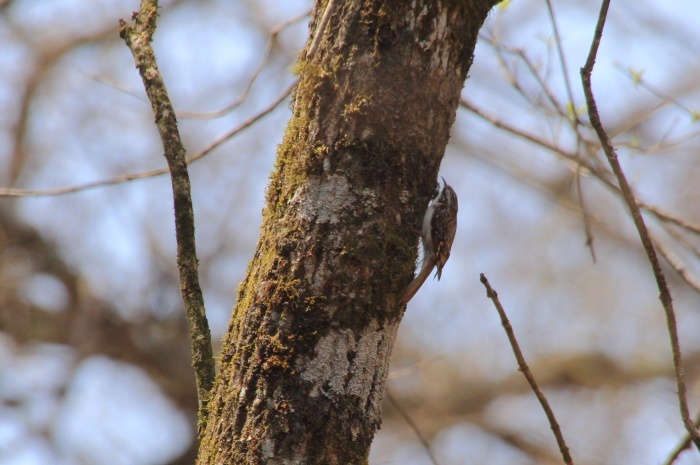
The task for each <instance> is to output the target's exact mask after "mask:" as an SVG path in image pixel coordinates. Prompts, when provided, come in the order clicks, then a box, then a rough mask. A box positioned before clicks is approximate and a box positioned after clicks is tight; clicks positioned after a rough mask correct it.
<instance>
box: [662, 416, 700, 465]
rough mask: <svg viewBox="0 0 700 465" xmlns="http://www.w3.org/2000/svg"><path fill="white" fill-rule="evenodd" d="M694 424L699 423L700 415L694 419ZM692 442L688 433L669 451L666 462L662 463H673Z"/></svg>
mask: <svg viewBox="0 0 700 465" xmlns="http://www.w3.org/2000/svg"><path fill="white" fill-rule="evenodd" d="M695 424H696V425H700V415H699V416H698V418H697V419H696V420H695ZM692 443H693V441H692V438H691V436H690V435H689V434H687V435H686V436H685V438H683V440H682V441H681V442H680V443H678V445H677V446H676V448H675V449H673V452H671V455H670V456H669V457H668V460H666V463H665V464H664V465H673V463H674V462H675V461H676V460H678V457H680V456H681V454H682V453H683V452H684V451H685V450H687V449H688V448H690V445H691V444H692Z"/></svg>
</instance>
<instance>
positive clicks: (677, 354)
mask: <svg viewBox="0 0 700 465" xmlns="http://www.w3.org/2000/svg"><path fill="white" fill-rule="evenodd" d="M609 6H610V0H603V3H602V5H601V8H600V15H599V16H598V24H596V28H595V33H594V35H593V42H592V43H591V49H590V51H589V53H588V59H587V60H586V64H585V65H584V67H583V68H581V80H582V82H583V91H584V94H585V95H586V105H587V106H588V116H589V118H590V120H591V125H592V126H593V128H594V129H595V131H596V134H597V135H598V139H600V143H601V145H602V147H603V150H604V151H605V156H606V157H607V159H608V163H609V164H610V167H611V168H612V170H613V172H614V173H615V176H616V177H617V182H618V184H619V185H620V191H621V192H622V196H623V197H624V199H625V202H626V203H627V206H628V207H629V209H630V213H631V214H632V219H633V220H634V225H635V226H636V228H637V232H638V233H639V237H640V239H641V241H642V245H643V246H644V251H645V252H646V254H647V257H648V258H649V263H651V268H652V270H653V272H654V278H656V284H657V286H658V288H659V293H660V295H659V298H660V299H661V304H662V305H663V307H664V312H665V313H666V325H667V327H668V334H669V338H670V339H671V350H672V351H673V366H674V370H675V376H676V390H677V392H678V405H679V407H680V412H681V418H682V420H683V424H684V425H685V428H686V430H687V431H688V434H689V435H690V437H691V438H692V440H693V442H694V443H695V446H696V447H697V448H698V449H699V450H700V436H699V435H698V429H697V427H696V426H695V424H694V423H693V420H692V419H691V418H690V412H689V409H688V400H687V390H686V385H685V374H684V372H683V359H682V356H681V349H680V343H679V341H678V329H677V325H676V314H675V312H674V310H673V301H672V298H671V292H670V291H669V289H668V284H667V283H666V277H665V276H664V273H663V270H662V269H661V264H660V263H659V258H658V257H657V255H656V250H655V249H654V245H653V243H652V240H651V237H650V235H649V231H648V230H647V227H646V224H645V223H644V218H643V217H642V213H641V211H640V208H639V205H637V202H636V200H635V198H634V194H633V193H632V189H631V188H630V185H629V183H628V182H627V178H626V177H625V174H624V172H623V171H622V167H621V166H620V162H619V160H618V159H617V154H616V153H615V149H614V148H613V146H612V142H610V138H609V137H608V135H607V134H606V132H605V129H604V128H603V124H602V123H601V120H600V115H599V114H598V107H597V105H596V101H595V98H594V97H593V90H592V87H591V73H592V72H593V66H594V65H595V59H596V55H597V54H598V47H599V45H600V40H601V37H602V36H603V28H604V27H605V18H606V17H607V14H608V7H609Z"/></svg>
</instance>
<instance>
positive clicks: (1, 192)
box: [0, 82, 296, 197]
mask: <svg viewBox="0 0 700 465" xmlns="http://www.w3.org/2000/svg"><path fill="white" fill-rule="evenodd" d="M295 85H296V82H295V83H294V84H292V85H291V86H289V87H288V88H287V89H286V90H285V91H284V92H283V93H282V94H280V96H279V97H278V98H277V100H275V101H274V102H272V103H271V104H270V105H268V106H267V107H265V108H264V109H263V110H261V111H260V112H258V113H257V114H255V115H253V116H251V117H250V118H248V119H247V120H246V121H244V122H243V123H241V124H240V125H238V126H236V127H235V128H233V129H231V130H230V131H229V132H227V133H225V134H223V135H221V136H220V137H218V138H217V139H215V140H214V141H212V142H211V143H209V145H207V146H206V147H205V148H204V149H202V150H200V151H199V152H197V153H196V154H194V155H193V156H192V157H190V158H188V159H187V164H188V165H189V164H190V163H193V162H195V161H197V160H199V159H200V158H203V157H204V156H205V155H208V154H209V153H210V152H211V151H213V150H214V149H215V148H217V147H218V146H219V145H221V144H223V143H224V142H226V141H228V140H229V139H231V138H233V137H234V136H236V135H237V134H239V133H241V132H243V131H245V130H246V129H248V128H249V127H251V126H252V125H253V124H255V123H256V122H258V121H259V120H260V119H262V118H263V117H264V116H266V115H268V114H269V113H271V112H272V111H273V110H274V109H276V108H277V107H278V106H280V105H281V104H282V102H284V101H285V100H286V99H287V97H288V96H289V94H290V93H291V92H292V89H293V88H294V86H295ZM167 172H168V169H167V168H160V169H157V170H150V171H144V172H141V173H130V174H125V175H121V176H116V177H114V178H110V179H103V180H100V181H93V182H89V183H86V184H80V185H77V186H68V187H58V188H55V189H37V190H31V189H14V188H7V187H5V188H0V197H46V196H54V195H64V194H71V193H73V192H78V191H82V190H87V189H93V188H95V187H101V186H109V185H114V184H121V183H124V182H128V181H134V180H137V179H146V178H152V177H155V176H160V175H163V174H166V173H167Z"/></svg>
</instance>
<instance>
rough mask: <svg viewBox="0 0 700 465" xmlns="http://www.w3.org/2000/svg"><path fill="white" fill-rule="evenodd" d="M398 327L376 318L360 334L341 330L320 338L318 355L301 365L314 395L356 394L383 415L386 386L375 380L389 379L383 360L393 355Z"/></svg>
mask: <svg viewBox="0 0 700 465" xmlns="http://www.w3.org/2000/svg"><path fill="white" fill-rule="evenodd" d="M397 328H398V323H393V324H389V325H385V326H384V327H383V328H381V329H380V328H379V324H378V322H377V320H372V321H370V322H369V324H368V325H367V326H365V327H364V328H363V329H362V330H361V331H360V333H359V334H358V335H357V336H356V335H355V333H353V331H351V330H349V329H340V330H331V331H330V332H329V333H328V334H326V335H325V336H323V337H322V338H321V339H319V341H318V343H317V344H316V347H315V350H314V354H315V357H314V358H310V357H304V358H302V359H300V360H299V362H298V365H297V368H298V369H299V372H300V375H301V378H302V379H303V380H304V381H308V382H310V383H311V384H312V388H311V392H310V396H311V397H318V396H319V395H322V396H324V397H327V398H330V399H335V398H337V397H339V396H346V395H352V396H356V397H357V398H358V400H359V403H360V405H363V406H365V405H369V406H370V408H369V411H370V413H371V414H376V415H379V413H380V409H381V406H380V399H381V392H383V388H384V386H383V382H380V384H381V386H373V383H375V382H376V380H385V379H386V367H385V366H384V364H383V362H382V361H383V360H386V358H387V357H389V356H390V355H391V349H392V347H393V344H394V339H395V337H396V329H397ZM349 354H354V357H349V356H348V355H349Z"/></svg>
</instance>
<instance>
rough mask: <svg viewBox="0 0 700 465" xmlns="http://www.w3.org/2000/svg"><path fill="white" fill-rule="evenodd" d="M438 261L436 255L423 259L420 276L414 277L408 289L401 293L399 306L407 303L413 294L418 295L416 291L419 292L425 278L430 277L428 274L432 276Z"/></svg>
mask: <svg viewBox="0 0 700 465" xmlns="http://www.w3.org/2000/svg"><path fill="white" fill-rule="evenodd" d="M436 263H437V259H436V258H435V257H434V256H433V257H428V258H426V259H425V260H424V261H423V267H422V268H421V269H420V272H419V273H418V276H416V277H415V278H413V281H411V283H410V284H409V285H408V286H406V289H404V291H403V293H402V294H401V298H400V299H399V307H403V306H404V305H406V304H407V303H408V302H409V301H410V300H411V299H412V298H413V296H414V295H416V292H418V290H419V289H420V288H421V286H422V285H423V283H424V282H425V280H426V279H428V276H430V272H431V271H433V268H434V267H435V265H436Z"/></svg>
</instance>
